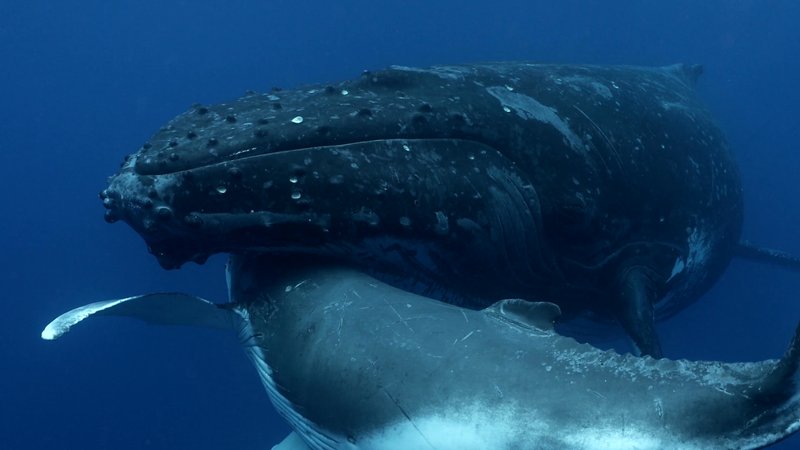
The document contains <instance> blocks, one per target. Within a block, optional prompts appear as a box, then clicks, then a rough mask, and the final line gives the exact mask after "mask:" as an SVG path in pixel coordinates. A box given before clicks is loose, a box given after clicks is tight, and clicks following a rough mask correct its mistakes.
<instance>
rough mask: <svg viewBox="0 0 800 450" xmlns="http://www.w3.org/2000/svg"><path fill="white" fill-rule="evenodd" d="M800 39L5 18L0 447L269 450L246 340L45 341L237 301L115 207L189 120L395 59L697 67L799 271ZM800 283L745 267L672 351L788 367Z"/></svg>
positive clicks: (510, 15)
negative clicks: (56, 321) (124, 171)
mask: <svg viewBox="0 0 800 450" xmlns="http://www.w3.org/2000/svg"><path fill="white" fill-rule="evenodd" d="M798 23H800V2H797V1H795V0H760V1H756V0H753V1H748V0H703V1H697V0H673V1H670V2H657V1H645V0H641V1H633V0H631V1H622V0H584V1H578V0H558V1H556V0H551V1H540V0H527V1H522V0H520V1H463V0H462V1H455V0H447V1H435V0H427V1H421V0H405V1H395V0H389V1H363V0H339V1H321V0H313V1H305V2H301V1H295V2H288V1H266V0H262V1H255V0H229V1H226V2H222V1H207V0H194V1H149V0H119V1H117V0H83V1H73V0H64V1H42V0H29V1H25V2H12V1H8V0H7V1H3V2H0V182H1V183H2V184H0V269H1V270H0V287H1V288H2V293H3V294H2V297H3V298H2V305H1V306H2V314H0V449H4V450H5V449H8V450H16V449H44V448H51V449H55V448H59V449H117V450H123V449H145V448H146V449H154V450H155V449H176V448H185V449H189V448H191V449H197V450H201V449H236V450H240V449H242V450H244V449H248V450H250V449H253V450H256V449H258V450H261V449H268V448H270V446H271V445H274V444H275V443H277V442H278V441H279V440H280V439H282V438H283V437H284V436H285V435H286V434H287V432H288V428H287V426H286V425H285V424H284V423H283V422H282V421H281V420H280V419H279V418H278V417H277V416H276V415H275V413H274V411H273V409H272V407H271V405H270V404H269V403H268V399H267V396H266V394H265V392H264V391H263V389H262V387H261V385H260V382H259V380H258V377H257V375H256V372H255V370H253V369H252V367H251V366H250V363H249V362H248V360H247V359H246V357H245V356H244V353H243V352H242V350H241V348H240V347H239V344H238V342H237V339H236V337H235V335H234V333H224V332H217V331H208V330H198V329H186V328H161V327H153V326H147V325H143V324H141V323H139V322H136V321H133V320H126V319H106V320H97V321H89V323H87V324H84V325H82V326H80V327H79V328H78V329H76V330H75V331H74V332H73V333H70V335H69V336H68V337H66V338H64V339H62V340H59V341H56V342H45V341H42V340H41V339H40V338H39V333H40V332H41V330H42V328H43V327H44V326H45V325H46V324H47V322H49V321H50V320H51V319H53V318H54V317H55V316H57V315H58V314H60V313H62V312H64V311H66V310H68V309H70V308H72V307H75V306H78V305H82V304H85V303H88V302H92V301H98V300H103V299H109V298H119V297H124V296H129V295H133V294H137V293H144V292H150V291H158V290H179V291H186V292H189V293H193V294H197V295H200V296H203V297H205V298H209V299H213V300H216V301H224V300H225V298H226V291H225V279H224V275H223V264H224V260H225V258H224V257H222V256H217V257H214V258H212V259H211V260H210V261H209V262H208V263H207V264H205V265H204V266H197V265H194V264H188V265H187V266H185V267H184V268H182V269H181V270H178V271H169V272H167V271H164V270H162V269H161V268H160V267H159V266H158V264H157V263H156V260H155V258H153V257H152V256H150V255H148V253H147V251H146V248H145V245H144V243H143V242H142V240H141V239H140V238H139V237H138V236H136V235H135V234H134V232H133V231H132V230H131V229H129V228H128V227H127V226H125V225H123V224H116V225H114V226H111V225H107V224H106V223H105V222H104V221H103V208H102V205H101V202H100V200H99V199H98V197H97V193H98V192H99V191H100V190H101V189H103V188H104V187H105V180H106V177H107V176H109V175H111V174H113V173H114V172H115V171H116V169H117V168H118V165H119V163H120V162H121V161H122V158H123V157H124V156H125V155H126V154H128V153H130V152H133V151H134V150H136V149H137V148H138V147H139V146H140V145H141V144H142V142H144V141H145V140H147V139H148V137H149V136H150V135H151V134H152V133H153V132H155V131H156V130H157V129H158V128H159V127H160V126H161V125H162V124H164V123H165V122H166V121H167V120H169V119H171V118H172V117H173V116H175V115H177V114H178V113H181V112H183V111H185V110H186V109H188V108H189V107H190V105H192V104H193V103H216V102H221V101H225V100H229V99H232V98H235V97H238V96H240V95H242V94H243V93H244V92H245V91H246V90H256V91H264V90H267V89H269V88H271V87H273V86H282V87H295V86H298V85H302V84H307V83H315V82H320V83H322V82H326V81H334V80H340V79H345V78H354V77H357V76H358V75H359V74H360V73H361V72H362V71H363V70H367V69H380V68H383V67H385V66H387V65H390V64H401V65H408V66H427V65H432V64H445V63H469V62H479V61H491V60H531V61H536V62H563V63H592V64H634V65H665V64H672V63H676V62H686V63H700V64H703V65H704V66H705V73H704V75H703V76H702V77H701V79H700V82H699V84H698V86H697V89H698V92H699V96H700V98H701V99H702V100H703V101H705V103H706V104H707V106H708V107H709V109H710V110H711V111H712V112H713V114H714V116H715V117H716V119H717V121H718V122H719V124H720V126H721V127H722V129H723V131H724V132H725V133H726V134H727V136H728V138H729V141H730V144H731V147H732V149H733V151H734V153H735V155H736V159H737V160H738V162H739V164H740V167H741V172H742V176H743V183H744V195H745V203H746V213H745V214H746V217H745V227H744V238H746V239H748V240H751V241H754V242H756V243H758V244H760V245H765V246H769V247H775V248H780V249H782V250H786V251H788V252H791V253H793V254H800V231H798V230H799V229H798V224H800V201H798V198H800V145H798V143H800V120H799V119H798V117H800V115H798V112H797V109H798V107H800V89H799V88H798V84H799V83H800V76H798V74H800V27H798V25H797V24H798ZM799 288H800V274H798V273H796V272H794V273H793V272H790V271H786V270H784V269H781V268H777V267H774V266H769V265H764V264H756V263H750V262H744V261H737V260H735V261H734V262H733V263H732V264H731V266H730V268H729V269H728V271H727V272H726V273H725V275H724V276H723V277H722V279H721V280H720V281H719V282H718V284H717V285H716V286H715V287H714V288H713V289H712V290H711V291H710V292H709V293H708V294H707V295H706V296H704V297H703V298H701V299H700V300H699V301H698V302H697V303H696V304H694V305H693V306H691V307H689V308H688V309H686V310H684V311H683V312H681V313H680V314H678V315H677V316H676V317H674V318H672V319H671V320H669V321H667V322H664V323H662V324H661V325H660V331H661V336H662V344H663V348H664V352H665V354H666V355H668V356H669V357H671V358H689V359H715V360H724V361H751V360H760V359H766V358H775V357H778V356H780V355H781V354H782V353H783V351H784V350H785V347H786V346H787V345H788V342H789V340H790V337H791V336H792V333H793V331H794V328H795V326H796V325H797V323H798V321H800V299H798V295H797V292H798V289H799ZM621 348H625V347H624V346H623V347H621ZM334 388H335V387H334ZM532 401H535V399H532ZM775 448H781V449H791V448H800V436H795V437H793V438H791V439H789V440H787V441H784V442H783V443H781V444H779V445H777V446H776V447H775Z"/></svg>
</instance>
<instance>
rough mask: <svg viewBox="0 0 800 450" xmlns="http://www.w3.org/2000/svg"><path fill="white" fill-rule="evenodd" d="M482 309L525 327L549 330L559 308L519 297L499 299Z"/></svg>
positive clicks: (552, 304)
mask: <svg viewBox="0 0 800 450" xmlns="http://www.w3.org/2000/svg"><path fill="white" fill-rule="evenodd" d="M484 311H486V312H490V313H493V314H496V315H499V316H501V317H503V318H504V319H507V320H510V321H511V322H514V323H516V324H518V325H522V326H525V327H533V328H538V329H540V330H545V331H549V330H552V329H553V324H554V323H555V320H556V318H558V316H560V315H561V308H559V307H558V305H556V304H554V303H550V302H529V301H527V300H522V299H519V298H510V299H506V300H500V301H499V302H497V303H495V304H493V305H492V306H490V307H488V308H486V309H485V310H484Z"/></svg>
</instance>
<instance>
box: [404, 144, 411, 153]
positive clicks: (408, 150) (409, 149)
mask: <svg viewBox="0 0 800 450" xmlns="http://www.w3.org/2000/svg"><path fill="white" fill-rule="evenodd" d="M403 150H405V151H407V152H410V151H411V147H409V146H408V145H406V144H403Z"/></svg>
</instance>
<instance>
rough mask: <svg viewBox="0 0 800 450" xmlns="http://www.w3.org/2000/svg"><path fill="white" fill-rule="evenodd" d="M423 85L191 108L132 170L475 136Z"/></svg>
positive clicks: (387, 79)
mask: <svg viewBox="0 0 800 450" xmlns="http://www.w3.org/2000/svg"><path fill="white" fill-rule="evenodd" d="M425 78H430V75H427V76H426V74H422V73H411V72H405V71H398V70H385V71H378V72H374V73H366V74H364V75H362V77H361V78H359V79H356V80H352V81H344V82H341V83H337V84H330V85H325V86H321V85H318V86H310V87H306V88H301V89H295V90H291V91H283V90H280V91H274V92H269V93H263V94H256V93H251V94H248V95H246V96H243V97H240V98H239V99H236V100H234V101H232V102H228V103H222V104H217V105H194V106H193V107H192V108H191V109H189V110H188V111H186V112H184V113H183V114H180V115H178V116H177V117H175V118H174V119H172V120H171V121H170V122H169V123H168V124H167V125H165V126H164V127H162V128H161V129H160V130H159V131H158V132H157V133H156V134H155V135H153V136H152V137H151V139H150V140H149V141H148V142H147V143H145V144H144V145H143V146H142V147H141V148H140V149H139V150H138V151H137V153H136V155H137V157H136V160H135V163H134V165H133V168H134V170H135V171H136V172H137V173H139V174H142V175H155V174H163V173H170V172H175V171H180V170H187V169H192V168H195V167H199V166H203V165H209V164H215V163H219V162H222V161H226V160H228V161H229V160H233V159H238V158H245V157H249V156H254V155H262V154H267V153H273V152H281V151H288V150H294V149H298V148H308V147H314V146H321V145H338V144H347V143H353V142H360V141H368V140H373V139H382V138H387V137H392V138H408V139H414V138H424V137H431V136H437V137H448V136H451V137H463V136H464V135H467V134H470V133H473V134H476V135H477V134H480V129H479V127H477V126H472V125H477V124H471V123H470V120H469V118H468V117H467V116H466V111H465V107H464V105H462V104H459V103H458V102H456V101H453V100H452V99H450V98H448V97H447V96H445V95H442V94H438V95H436V96H435V98H433V99H431V98H429V97H430V92H428V91H426V92H425V93H424V94H426V95H422V93H420V92H417V90H418V89H419V87H420V86H424V83H423V81H424V79H425ZM379 99H380V100H379ZM309 105H313V108H312V107H309Z"/></svg>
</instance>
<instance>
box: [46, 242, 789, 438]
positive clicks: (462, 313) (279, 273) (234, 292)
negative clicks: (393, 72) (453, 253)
mask: <svg viewBox="0 0 800 450" xmlns="http://www.w3.org/2000/svg"><path fill="white" fill-rule="evenodd" d="M228 280H229V281H228V283H229V291H230V300H231V303H228V304H221V305H217V304H214V303H211V302H209V301H207V300H203V299H201V298H198V297H194V296H191V295H187V294H177V293H171V294H169V293H168V294H150V295H144V296H137V297H129V298H124V299H120V300H112V301H104V302H98V303H93V304H89V305H86V306H84V307H80V308H77V309H75V310H72V311H70V312H68V313H65V314H64V315H62V316H60V317H59V318H57V319H56V320H54V321H53V322H51V323H50V324H49V325H48V326H47V327H46V328H45V330H44V331H43V332H42V337H43V338H45V339H55V338H58V337H60V336H62V335H63V334H64V333H66V332H67V331H68V330H70V328H71V327H73V326H74V325H75V324H77V323H79V322H81V321H83V320H85V319H86V318H89V317H95V316H99V315H118V316H128V317H136V318H140V319H143V320H146V321H148V322H151V323H159V324H180V325H192V324H194V325H200V326H210V327H215V328H223V329H231V330H237V331H238V332H239V334H240V337H241V340H242V343H243V345H244V347H245V350H246V352H247V353H248V355H249V356H250V357H251V359H252V361H253V363H254V365H255V367H256V369H257V371H258V373H259V375H260V377H261V380H262V382H263V385H264V387H265V388H266V391H267V393H268V397H269V398H270V400H271V401H272V403H273V405H274V406H275V408H276V409H277V410H278V411H279V412H280V414H281V415H282V416H283V417H284V418H285V419H286V420H287V422H288V423H289V424H290V426H291V428H292V429H293V430H294V433H293V434H292V435H291V436H289V438H287V439H286V440H285V441H284V442H283V443H281V444H280V445H279V446H277V447H275V448H278V449H281V450H285V449H292V450H300V449H314V450H322V449H353V450H355V449H370V450H389V449H428V448H436V449H440V450H451V449H452V450H465V449H466V450H470V449H475V450H479V449H480V450H483V449H497V450H505V449H508V450H511V449H599V448H638V449H662V448H670V449H676V450H681V449H692V450H695V449H705V448H719V449H749V448H760V447H763V446H767V445H769V444H771V443H774V442H776V441H778V440H780V439H782V438H784V437H786V436H788V435H790V434H792V433H794V432H796V431H797V429H798V426H800V397H799V396H798V392H797V385H796V378H797V369H798V361H799V360H800V337H799V336H798V334H796V335H795V337H794V340H793V341H792V343H791V346H790V347H789V350H787V352H786V354H785V355H784V356H783V358H782V359H780V360H771V361H762V362H756V363H721V362H714V361H701V362H692V361H685V360H681V361H673V360H668V359H654V358H651V357H635V356H632V355H620V354H618V353H615V352H612V351H601V350H598V349H597V348H594V347H592V346H590V345H588V344H580V343H578V342H576V341H575V340H573V339H571V338H568V337H564V336H561V335H559V334H557V333H556V332H555V331H554V330H553V321H554V319H555V317H556V316H557V315H558V314H559V308H558V307H557V306H556V305H554V304H552V303H546V302H528V301H524V300H518V299H511V300H503V301H500V302H498V303H495V304H494V305H492V306H490V307H488V308H486V309H484V310H480V311H479V310H473V309H465V308H461V307H457V306H454V305H451V304H447V303H442V302H439V301H437V300H434V299H430V298H425V297H421V296H419V295H416V294H413V293H410V292H407V291H403V290H399V289H397V288H394V287H392V286H389V285H387V284H385V283H383V282H381V281H379V280H377V279H375V278H372V277H371V276H369V275H367V274H365V273H363V272H359V271H357V270H355V269H353V268H350V267H347V266H341V265H338V264H333V263H327V262H320V261H318V260H314V261H302V260H301V261H289V262H287V261H286V260H279V261H277V262H276V260H275V259H274V258H273V257H270V256H264V255H247V254H244V255H235V256H233V257H232V258H231V261H230V263H229V267H228ZM798 333H800V330H798Z"/></svg>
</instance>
